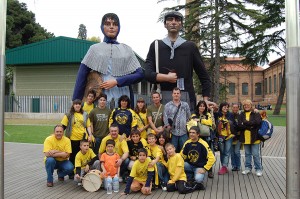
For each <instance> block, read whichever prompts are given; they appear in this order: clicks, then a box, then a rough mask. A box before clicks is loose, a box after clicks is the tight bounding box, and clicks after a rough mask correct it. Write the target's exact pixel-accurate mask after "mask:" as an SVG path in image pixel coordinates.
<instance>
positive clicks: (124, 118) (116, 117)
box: [109, 95, 137, 137]
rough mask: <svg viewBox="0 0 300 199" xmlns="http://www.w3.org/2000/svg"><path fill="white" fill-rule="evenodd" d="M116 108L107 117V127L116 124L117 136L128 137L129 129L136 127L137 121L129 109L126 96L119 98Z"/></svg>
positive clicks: (128, 100) (128, 101)
mask: <svg viewBox="0 0 300 199" xmlns="http://www.w3.org/2000/svg"><path fill="white" fill-rule="evenodd" d="M118 107H119V108H115V109H114V110H113V111H112V113H111V115H110V117H109V126H110V125H111V124H112V123H116V124H117V125H118V127H119V134H120V135H123V134H125V135H126V137H129V135H130V133H131V128H133V127H135V126H137V119H136V115H135V112H134V111H133V110H132V109H131V108H130V99H129V97H128V96H127V95H122V96H121V97H120V98H119V100H118Z"/></svg>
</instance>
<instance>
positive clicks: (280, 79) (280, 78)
mask: <svg viewBox="0 0 300 199" xmlns="http://www.w3.org/2000/svg"><path fill="white" fill-rule="evenodd" d="M278 78H279V88H280V87H281V82H282V74H281V73H279V75H278Z"/></svg>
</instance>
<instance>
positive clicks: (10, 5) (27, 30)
mask: <svg viewBox="0 0 300 199" xmlns="http://www.w3.org/2000/svg"><path fill="white" fill-rule="evenodd" d="M52 37H54V34H53V33H50V32H47V30H46V29H45V28H43V27H42V26H41V25H40V24H38V23H36V21H35V14H34V13H32V12H31V11H28V10H27V5H26V4H25V3H20V2H19V1H17V0H8V1H7V20H6V44H5V45H6V46H5V47H6V48H7V49H10V48H15V47H18V46H22V45H26V44H30V43H34V42H38V41H41V40H45V39H48V38H52ZM12 79H13V70H12V68H11V67H9V66H6V67H5V88H6V89H5V92H6V94H9V89H8V88H9V85H10V84H12Z"/></svg>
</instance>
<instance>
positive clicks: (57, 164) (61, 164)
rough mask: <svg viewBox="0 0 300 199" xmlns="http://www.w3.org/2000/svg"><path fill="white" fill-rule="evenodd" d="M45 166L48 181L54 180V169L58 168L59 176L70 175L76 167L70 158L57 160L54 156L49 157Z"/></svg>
mask: <svg viewBox="0 0 300 199" xmlns="http://www.w3.org/2000/svg"><path fill="white" fill-rule="evenodd" d="M45 167H46V172H47V182H53V172H54V169H57V175H58V177H59V178H63V177H64V176H66V175H69V174H70V173H71V172H72V171H73V169H74V166H73V164H72V163H71V162H70V161H69V160H64V161H57V160H55V158H53V157H47V159H46V162H45Z"/></svg>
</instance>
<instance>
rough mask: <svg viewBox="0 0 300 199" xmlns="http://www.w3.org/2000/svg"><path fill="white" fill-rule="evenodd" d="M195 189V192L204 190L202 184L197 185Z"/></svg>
mask: <svg viewBox="0 0 300 199" xmlns="http://www.w3.org/2000/svg"><path fill="white" fill-rule="evenodd" d="M196 189H197V190H205V187H204V185H203V184H202V183H197V185H196Z"/></svg>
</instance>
